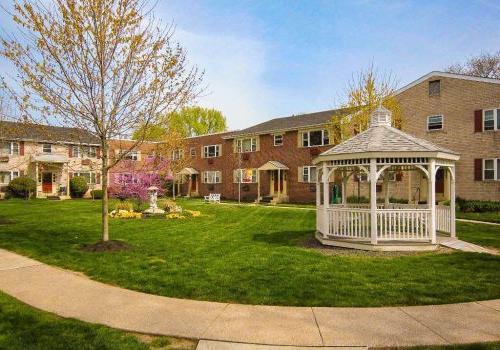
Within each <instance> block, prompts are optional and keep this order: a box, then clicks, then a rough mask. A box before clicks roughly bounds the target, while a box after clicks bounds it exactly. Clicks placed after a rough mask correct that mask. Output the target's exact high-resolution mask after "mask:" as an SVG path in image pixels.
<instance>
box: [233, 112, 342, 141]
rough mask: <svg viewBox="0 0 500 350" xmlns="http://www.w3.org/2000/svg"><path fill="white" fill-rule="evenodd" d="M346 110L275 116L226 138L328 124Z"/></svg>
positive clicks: (234, 132)
mask: <svg viewBox="0 0 500 350" xmlns="http://www.w3.org/2000/svg"><path fill="white" fill-rule="evenodd" d="M346 111H349V109H330V110H327V111H322V112H315V113H307V114H300V115H292V116H290V117H283V118H275V119H271V120H268V121H265V122H263V123H260V124H257V125H254V126H251V127H249V128H246V129H243V130H237V131H233V132H231V133H229V134H228V135H225V136H224V138H233V137H235V136H240V135H248V134H264V133H270V132H274V131H282V130H290V129H292V130H293V129H299V128H304V127H308V126H313V125H321V124H326V123H328V122H329V121H330V120H331V119H332V117H333V116H335V115H338V114H340V113H345V112H346Z"/></svg>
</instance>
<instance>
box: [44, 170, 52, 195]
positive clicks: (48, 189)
mask: <svg viewBox="0 0 500 350" xmlns="http://www.w3.org/2000/svg"><path fill="white" fill-rule="evenodd" d="M42 192H43V193H52V173H49V172H43V173H42Z"/></svg>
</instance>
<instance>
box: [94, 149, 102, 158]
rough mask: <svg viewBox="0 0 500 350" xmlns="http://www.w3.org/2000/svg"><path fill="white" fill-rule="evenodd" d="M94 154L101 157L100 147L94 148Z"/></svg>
mask: <svg viewBox="0 0 500 350" xmlns="http://www.w3.org/2000/svg"><path fill="white" fill-rule="evenodd" d="M95 156H96V157H97V158H101V147H96V149H95Z"/></svg>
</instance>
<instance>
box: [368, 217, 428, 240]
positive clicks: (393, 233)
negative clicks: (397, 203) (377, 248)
mask: <svg viewBox="0 0 500 350" xmlns="http://www.w3.org/2000/svg"><path fill="white" fill-rule="evenodd" d="M430 213H431V211H430V209H384V210H377V239H378V240H388V241H411V240H429V239H430V238H431V237H430V230H429V222H430Z"/></svg>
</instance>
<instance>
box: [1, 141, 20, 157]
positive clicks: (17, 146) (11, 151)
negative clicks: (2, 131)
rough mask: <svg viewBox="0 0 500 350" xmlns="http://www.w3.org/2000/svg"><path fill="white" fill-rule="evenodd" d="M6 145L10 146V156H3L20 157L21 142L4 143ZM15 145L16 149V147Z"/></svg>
mask: <svg viewBox="0 0 500 350" xmlns="http://www.w3.org/2000/svg"><path fill="white" fill-rule="evenodd" d="M2 143H4V144H8V145H9V154H2V155H5V156H7V155H8V156H14V155H15V156H18V155H19V149H20V147H21V146H20V144H19V142H17V141H5V142H2ZM14 145H15V147H14ZM15 148H16V152H14V149H15Z"/></svg>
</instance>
